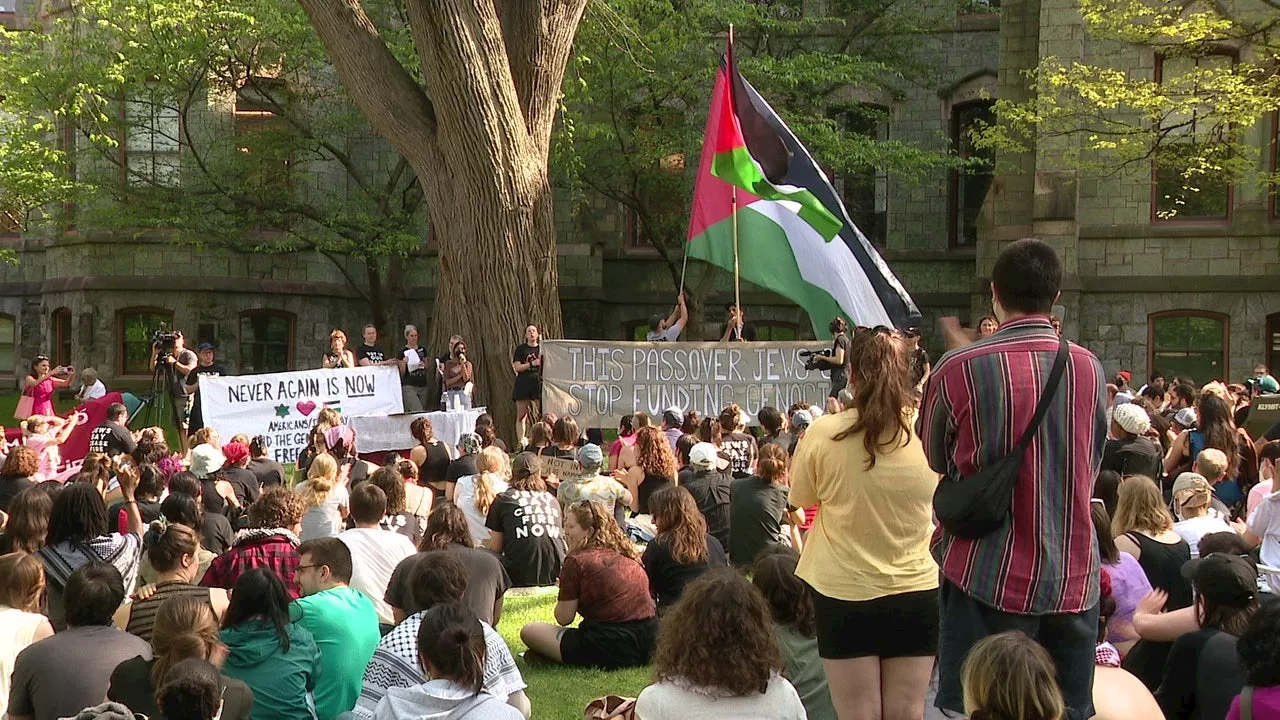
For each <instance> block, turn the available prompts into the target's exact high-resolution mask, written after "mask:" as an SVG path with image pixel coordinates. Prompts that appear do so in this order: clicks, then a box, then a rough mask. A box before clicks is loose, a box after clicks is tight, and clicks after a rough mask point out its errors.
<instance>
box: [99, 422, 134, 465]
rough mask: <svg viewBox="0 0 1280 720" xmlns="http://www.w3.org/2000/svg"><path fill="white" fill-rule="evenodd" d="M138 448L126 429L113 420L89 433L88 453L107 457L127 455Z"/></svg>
mask: <svg viewBox="0 0 1280 720" xmlns="http://www.w3.org/2000/svg"><path fill="white" fill-rule="evenodd" d="M136 447H138V442H137V441H136V440H134V439H133V435H132V434H130V432H129V430H128V428H126V427H125V426H123V425H121V424H120V423H118V422H115V421H113V420H108V421H106V422H104V423H102V424H101V425H99V426H98V427H96V428H94V429H93V432H91V433H89V452H96V453H106V454H107V455H111V456H113V457H114V456H116V455H127V454H129V453H131V452H133V451H134V448H136Z"/></svg>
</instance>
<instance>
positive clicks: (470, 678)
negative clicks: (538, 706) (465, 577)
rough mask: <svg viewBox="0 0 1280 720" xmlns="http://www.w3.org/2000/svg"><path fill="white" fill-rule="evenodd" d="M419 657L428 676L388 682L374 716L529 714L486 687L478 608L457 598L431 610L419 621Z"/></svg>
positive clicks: (519, 717)
mask: <svg viewBox="0 0 1280 720" xmlns="http://www.w3.org/2000/svg"><path fill="white" fill-rule="evenodd" d="M417 639H418V662H419V664H420V665H421V666H422V672H423V674H425V675H426V677H427V678H428V679H427V681H426V682H424V683H422V684H420V685H415V686H413V687H407V688H402V687H393V688H388V689H387V693H386V695H384V696H382V699H381V700H379V701H378V704H377V706H376V707H375V708H374V710H373V718H374V720H419V719H420V718H431V719H432V720H524V715H523V714H521V712H520V711H519V710H517V709H516V708H514V707H512V706H510V705H508V704H507V703H506V702H505V701H504V700H502V699H501V698H497V697H494V696H493V695H492V694H490V693H489V692H488V691H487V690H486V689H485V687H484V665H485V660H486V655H487V652H486V647H485V633H484V628H483V626H482V625H481V624H480V620H479V619H478V618H476V616H475V613H473V612H471V610H470V609H469V608H468V607H467V606H466V605H464V604H462V603H457V602H452V603H445V604H442V605H436V606H435V607H433V608H431V609H430V610H427V611H426V612H425V613H423V615H422V624H421V625H420V626H419V627H418V638H417Z"/></svg>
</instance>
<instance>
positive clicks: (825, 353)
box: [798, 348, 831, 370]
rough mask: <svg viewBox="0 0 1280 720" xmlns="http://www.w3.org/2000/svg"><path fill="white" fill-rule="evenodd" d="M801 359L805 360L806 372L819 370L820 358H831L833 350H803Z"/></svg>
mask: <svg viewBox="0 0 1280 720" xmlns="http://www.w3.org/2000/svg"><path fill="white" fill-rule="evenodd" d="M798 354H799V355H800V357H802V358H804V369H805V370H818V369H820V368H819V366H818V358H820V357H831V348H823V349H822V350H801V351H800V352H799V353H798Z"/></svg>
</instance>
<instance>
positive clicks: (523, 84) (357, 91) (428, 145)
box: [299, 0, 586, 439]
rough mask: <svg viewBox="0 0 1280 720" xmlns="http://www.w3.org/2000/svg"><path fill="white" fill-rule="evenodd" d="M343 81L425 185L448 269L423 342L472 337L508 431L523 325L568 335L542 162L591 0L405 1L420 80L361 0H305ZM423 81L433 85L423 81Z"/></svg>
mask: <svg viewBox="0 0 1280 720" xmlns="http://www.w3.org/2000/svg"><path fill="white" fill-rule="evenodd" d="M299 2H300V3H301V5H302V7H303V8H304V9H305V10H306V12H307V14H308V16H309V17H310V19H311V23H312V25H314V26H315V28H316V31H317V32H318V33H319V35H320V38H321V40H322V41H323V42H324V45H325V48H326V50H327V51H328V54H329V57H330V59H331V60H332V61H333V64H334V67H335V68H336V69H337V71H338V75H339V77H340V78H341V80H342V83H343V85H344V86H345V87H346V88H347V91H348V92H349V93H350V94H351V96H352V98H353V99H354V100H355V102H356V103H357V104H358V105H359V106H360V108H361V109H362V110H363V111H364V112H365V114H366V115H367V116H368V118H369V121H370V123H371V124H372V125H373V127H374V129H375V130H376V131H377V132H378V133H379V134H381V135H382V136H383V137H386V138H387V140H388V141H389V142H391V144H392V145H393V146H395V148H396V149H397V150H398V151H399V152H400V153H401V154H402V155H403V156H404V157H405V158H406V159H408V161H409V163H410V165H412V167H413V169H414V171H415V172H416V173H417V175H418V177H419V179H420V181H421V182H422V186H423V190H424V193H425V195H426V199H427V207H428V209H429V212H430V214H431V222H432V226H433V229H434V231H435V237H436V238H437V239H438V240H439V246H440V276H439V283H438V286H437V292H436V303H435V311H434V314H433V316H432V319H431V332H430V336H429V338H430V339H429V343H430V345H429V347H430V348H431V349H432V350H433V351H441V350H442V349H443V348H444V347H445V345H446V344H447V341H448V338H449V336H450V335H453V334H459V335H462V336H463V337H464V338H466V340H467V343H468V348H469V350H470V354H471V359H472V361H473V362H475V364H476V371H477V373H476V375H477V377H476V380H477V394H476V400H477V401H478V402H480V403H484V404H486V405H487V406H488V407H489V409H490V412H491V413H493V415H494V416H495V419H496V420H497V423H498V424H497V427H498V430H499V432H500V433H501V434H502V435H503V436H504V437H507V438H511V439H514V438H513V433H514V418H515V414H514V407H513V405H512V402H511V389H512V385H513V382H514V374H513V373H512V370H511V350H512V348H513V346H514V345H516V344H517V343H519V342H521V339H522V337H523V335H524V328H525V326H526V325H528V324H530V323H533V324H537V325H539V326H540V327H542V328H543V331H544V333H545V334H547V335H548V336H551V337H557V336H559V335H560V333H561V318H560V293H559V280H558V277H557V274H556V252H555V240H556V238H555V225H554V215H553V213H552V196H551V187H550V183H549V181H548V178H547V162H548V155H549V149H550V142H551V128H552V122H553V121H554V118H555V112H556V107H557V103H558V100H559V97H560V84H561V82H562V80H563V77H564V68H565V63H566V62H567V60H568V57H569V51H570V49H571V47H572V44H573V38H574V34H575V33H576V31H577V27H578V24H579V22H580V21H581V19H582V12H583V10H584V9H585V7H586V0H504V1H502V2H499V3H498V4H500V5H501V16H500V15H499V9H498V8H497V7H495V2H494V1H493V0H406V14H407V17H408V19H409V24H410V30H411V31H412V35H413V39H414V44H415V48H416V51H417V54H418V61H419V64H420V66H421V68H420V69H421V77H422V78H423V84H424V85H425V88H424V87H422V86H419V85H418V84H417V83H416V82H415V81H414V80H413V78H412V77H411V76H410V75H409V73H407V72H406V71H405V70H404V68H403V67H402V66H401V65H400V64H399V63H398V62H397V61H396V59H395V58H394V57H393V56H392V55H391V53H390V51H389V50H388V49H387V47H386V45H385V44H384V43H383V42H382V40H381V38H379V37H378V35H377V30H376V29H375V28H374V26H373V24H372V23H371V22H370V21H369V19H368V17H367V16H366V15H365V13H364V10H363V8H362V7H361V5H360V0H299ZM424 90H425V91H424Z"/></svg>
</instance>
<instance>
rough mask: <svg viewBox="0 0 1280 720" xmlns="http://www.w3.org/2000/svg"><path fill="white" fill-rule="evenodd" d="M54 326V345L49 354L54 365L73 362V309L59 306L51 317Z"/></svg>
mask: <svg viewBox="0 0 1280 720" xmlns="http://www.w3.org/2000/svg"><path fill="white" fill-rule="evenodd" d="M49 319H50V324H51V325H52V326H53V333H52V334H53V337H52V338H50V339H51V340H52V347H50V348H49V356H50V357H51V358H52V359H53V364H54V365H70V364H71V309H70V308H58V309H57V310H54V311H53V315H52V316H51V317H50V318H49Z"/></svg>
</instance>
